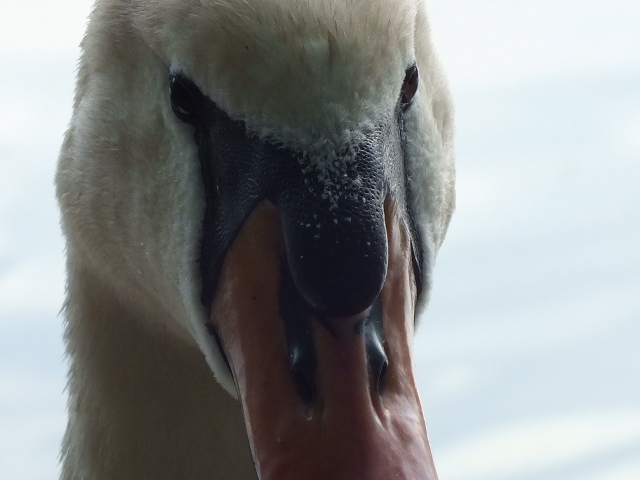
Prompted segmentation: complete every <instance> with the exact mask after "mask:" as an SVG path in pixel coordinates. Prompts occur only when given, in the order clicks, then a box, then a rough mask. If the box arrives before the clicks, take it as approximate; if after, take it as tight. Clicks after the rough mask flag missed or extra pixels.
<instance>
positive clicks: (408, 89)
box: [401, 63, 419, 110]
mask: <svg viewBox="0 0 640 480" xmlns="http://www.w3.org/2000/svg"><path fill="white" fill-rule="evenodd" d="M418 78H419V74H418V66H417V65H416V64H415V63H414V64H413V65H411V67H409V68H408V69H407V71H406V72H405V76H404V82H403V83H402V98H401V102H402V109H403V110H406V109H407V108H409V106H410V105H411V102H412V101H413V97H414V96H415V94H416V92H417V91H418Z"/></svg>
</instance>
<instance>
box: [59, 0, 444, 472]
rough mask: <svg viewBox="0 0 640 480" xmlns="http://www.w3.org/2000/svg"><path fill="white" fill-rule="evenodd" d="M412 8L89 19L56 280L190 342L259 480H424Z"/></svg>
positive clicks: (161, 8)
mask: <svg viewBox="0 0 640 480" xmlns="http://www.w3.org/2000/svg"><path fill="white" fill-rule="evenodd" d="M424 8H425V7H424V4H423V2H421V1H412V0H403V1H400V2H398V1H396V0H375V1H373V2H372V1H369V0H367V1H365V0H361V1H354V2H348V3H345V2H339V1H327V2H312V1H302V2H293V1H292V2H289V1H285V2H282V1H276V0H259V1H256V2H236V1H231V0H220V1H215V2H213V1H205V2H202V1H191V0H189V1H184V0H182V1H178V0H164V1H162V2H161V1H159V0H144V1H142V0H137V1H132V2H117V1H98V2H97V4H96V7H95V10H94V12H93V14H92V17H91V20H90V23H89V27H88V30H87V35H86V37H85V39H84V41H83V52H84V53H83V57H82V60H81V64H80V69H79V78H78V89H77V95H76V101H75V106H74V116H73V119H72V122H71V126H70V129H69V132H68V134H67V138H66V140H65V144H64V146H63V150H62V154H61V159H60V164H59V170H58V177H57V186H58V198H59V202H60V205H61V210H62V212H63V228H64V231H65V234H66V236H67V239H68V241H67V244H68V251H69V258H70V259H69V269H70V271H71V270H73V269H74V268H75V267H76V266H77V264H80V263H82V265H83V268H91V269H92V270H93V271H95V273H96V275H99V276H100V277H101V278H103V279H104V281H105V282H106V283H107V284H108V285H109V287H110V289H111V290H112V292H113V295H114V296H117V297H118V298H119V299H120V301H122V302H125V303H126V302H131V303H136V304H138V306H139V309H140V310H141V311H144V312H147V313H146V314H145V315H141V318H142V319H141V321H142V322H146V323H148V324H149V326H150V327H151V328H158V329H163V331H166V332H168V334H169V335H173V336H175V338H177V339H179V341H181V342H186V343H191V344H195V345H197V347H198V348H199V349H200V350H201V351H202V353H203V354H204V356H205V358H206V360H207V362H208V363H209V365H210V367H211V370H212V372H213V375H215V377H216V379H217V380H218V381H219V383H220V384H221V385H222V386H223V387H224V388H225V389H226V390H227V391H228V392H229V393H230V394H231V395H234V396H237V397H239V399H240V400H241V403H242V406H243V409H244V417H245V422H246V426H247V433H248V436H249V440H250V444H251V448H252V453H253V457H254V461H255V463H256V469H257V471H258V474H259V476H260V478H262V479H263V480H267V479H284V478H334V479H339V478H345V479H346V478H363V479H367V480H373V479H382V478H406V479H409V478H411V479H414V478H435V473H434V470H433V465H432V462H431V457H430V452H429V446H428V440H427V437H426V429H425V426H424V420H423V418H422V411H421V407H420V401H419V398H418V393H417V388H416V385H415V381H414V375H413V367H412V357H411V351H412V347H411V338H412V335H413V329H414V325H415V322H416V318H417V313H416V312H418V311H420V309H421V308H422V307H423V306H424V304H425V303H426V299H427V298H428V292H429V286H430V275H431V268H432V265H433V262H434V259H435V255H436V253H437V250H438V248H439V247H440V244H441V242H442V240H443V238H444V235H445V233H446V229H447V225H448V223H449V219H450V216H451V213H452V210H453V203H454V193H453V190H454V189H453V183H454V169H453V153H452V108H451V105H450V101H449V96H448V91H447V88H446V82H445V80H444V78H443V75H442V73H441V70H440V67H439V63H438V61H437V58H436V57H435V54H434V53H433V49H432V46H431V43H430V39H429V27H428V24H427V20H426V13H425V10H424ZM78 268H79V267H78ZM310 472H313V473H310ZM312 474H313V475H316V477H313V476H310V475H312Z"/></svg>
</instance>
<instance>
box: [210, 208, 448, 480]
mask: <svg viewBox="0 0 640 480" xmlns="http://www.w3.org/2000/svg"><path fill="white" fill-rule="evenodd" d="M399 218H400V217H399V215H398V214H397V212H396V209H395V207H394V206H393V204H392V203H391V202H389V201H388V202H387V203H386V204H385V222H386V229H387V238H388V252H389V264H388V271H387V275H386V280H385V283H384V286H383V288H382V291H381V295H380V296H381V305H382V321H383V328H384V337H385V340H384V353H385V354H386V357H387V359H388V365H387V366H386V372H385V381H384V387H383V388H382V389H379V388H376V385H375V379H374V376H373V375H372V370H371V365H370V360H369V359H368V356H367V346H366V341H365V338H364V335H363V334H362V333H361V331H359V330H358V329H357V328H355V326H356V324H357V322H359V321H361V320H362V318H352V319H333V320H327V319H321V318H318V317H314V318H313V320H312V321H311V326H312V327H311V330H312V332H311V338H313V348H314V349H315V356H316V358H317V364H316V367H315V375H314V377H313V382H314V385H313V388H314V391H315V392H316V395H315V398H314V401H313V402H307V401H304V399H303V398H301V395H300V392H299V389H298V388H297V386H296V383H295V380H294V377H293V375H292V372H291V367H290V350H289V349H288V346H287V336H286V331H285V325H284V323H283V321H282V318H281V317H282V315H281V312H280V302H279V298H280V295H281V289H282V284H283V282H282V279H283V275H284V274H283V265H284V263H285V262H284V255H285V254H284V243H283V242H284V240H283V234H282V228H281V226H280V219H279V215H278V211H277V210H276V208H275V207H274V206H273V204H271V203H270V202H268V201H265V202H263V203H261V204H260V205H259V206H258V207H257V208H256V209H255V210H254V211H253V213H252V214H251V216H250V217H249V219H248V220H247V221H246V223H245V225H244V226H243V229H242V231H241V232H240V234H239V235H238V237H237V238H236V240H235V241H234V243H233V245H232V247H231V249H230V251H229V253H228V254H227V256H226V259H225V262H224V265H223V268H222V272H221V275H220V280H219V282H218V285H219V288H218V291H217V292H216V295H215V298H214V301H213V305H212V314H211V315H212V321H213V322H214V324H215V325H216V327H217V329H218V331H219V334H220V337H221V340H222V343H223V345H224V348H225V351H226V354H227V357H228V359H229V362H230V364H231V369H232V372H233V375H234V378H235V382H236V386H237V389H238V393H239V396H240V400H241V402H242V407H243V410H244V416H245V423H246V427H247V432H248V436H249V441H250V444H251V451H252V454H253V458H254V461H255V465H256V470H257V473H258V476H259V478H260V479H261V480H301V479H304V480H390V479H399V480H419V479H420V480H436V479H437V475H436V472H435V468H434V465H433V460H432V457H431V451H430V447H429V441H428V439H427V431H426V426H425V422H424V418H423V415H422V408H421V405H420V399H419V396H418V391H417V388H416V384H415V379H414V372H413V364H412V339H413V328H414V316H415V313H414V307H415V301H416V286H415V279H414V277H413V268H412V257H411V245H410V242H409V236H408V234H407V231H406V228H405V226H404V224H403V223H402V222H401V221H400V219H399Z"/></svg>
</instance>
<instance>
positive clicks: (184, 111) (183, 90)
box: [170, 73, 203, 123]
mask: <svg viewBox="0 0 640 480" xmlns="http://www.w3.org/2000/svg"><path fill="white" fill-rule="evenodd" d="M170 88H171V90H170V96H171V108H172V109H173V113H175V114H176V116H177V117H178V118H179V119H180V120H182V121H183V122H188V123H194V122H195V121H196V120H197V118H198V116H199V114H200V111H201V109H202V105H203V102H202V100H203V99H202V97H203V95H202V93H200V90H199V89H198V87H196V85H195V84H194V83H193V82H192V81H191V80H189V79H188V78H187V77H185V76H184V75H182V74H180V73H175V74H173V75H171V78H170Z"/></svg>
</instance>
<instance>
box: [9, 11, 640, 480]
mask: <svg viewBox="0 0 640 480" xmlns="http://www.w3.org/2000/svg"><path fill="white" fill-rule="evenodd" d="M1 1H2V5H1V7H2V8H1V11H2V12H3V13H2V15H1V16H0V32H1V33H0V62H1V64H2V66H3V75H2V76H0V105H1V106H2V109H1V111H2V115H0V166H1V167H2V170H1V171H2V174H0V478H3V479H12V480H36V479H39V480H40V479H54V478H55V477H56V475H57V458H56V457H57V450H58V444H59V441H60V438H61V435H62V432H63V430H64V425H65V412H64V402H65V400H64V395H63V388H64V374H65V366H64V362H63V360H62V352H63V347H62V343H61V327H60V323H61V320H60V318H59V317H58V316H57V313H58V311H59V309H60V306H61V303H62V293H63V288H64V273H63V268H64V260H63V242H62V240H61V238H60V236H59V231H58V226H57V221H58V220H57V210H56V205H55V202H54V200H53V187H52V177H53V171H54V167H55V161H56V157H57V152H58V149H59V145H60V142H61V138H62V134H63V132H64V129H65V126H66V124H67V122H68V119H69V116H70V106H71V101H72V92H73V83H74V69H75V62H76V58H77V56H78V50H77V44H78V43H79V41H80V38H81V36H82V30H83V26H84V23H85V17H86V15H87V13H88V11H89V8H90V2H89V1H80V0H74V1H66V2H44V1H42V0H23V1H22V2H9V1H8V0H1ZM429 3H430V5H431V17H432V24H433V30H434V36H435V40H436V44H437V47H438V50H439V51H440V53H441V56H442V58H443V61H444V63H445V64H446V66H447V69H448V71H449V76H450V78H451V83H452V86H453V91H454V95H455V99H456V108H457V123H458V133H457V157H458V172H459V183H458V191H459V195H458V209H457V212H456V214H455V216H454V219H453V222H452V225H451V230H450V233H449V236H448V238H447V240H446V241H445V244H444V246H443V248H442V251H441V254H440V257H439V259H438V263H437V267H436V272H435V286H434V290H433V294H432V303H431V305H430V307H429V308H428V310H427V312H426V314H425V316H424V318H423V319H422V326H421V329H420V331H419V333H418V337H417V340H416V363H417V368H418V376H419V381H420V386H421V393H422V398H423V403H424V407H425V412H426V418H427V425H428V427H429V434H430V439H431V442H432V447H433V450H434V456H435V460H436V465H437V467H438V470H439V472H440V478H441V480H534V479H536V480H538V479H540V478H544V479H545V480H637V479H639V478H640V381H639V380H638V379H639V378H640V193H639V192H640V190H639V187H638V185H639V184H640V29H639V28H638V25H640V3H638V2H637V1H635V0H634V1H631V0H626V1H625V0H612V1H609V2H597V1H591V0H585V1H580V2H578V1H575V0H555V1H550V0H539V1H537V2H525V1H517V0H511V1H506V0H503V1H499V0H491V1H484V2H482V1H477V0H475V1H470V0H449V1H446V2H445V1H442V0H431V1H430V2H429Z"/></svg>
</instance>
